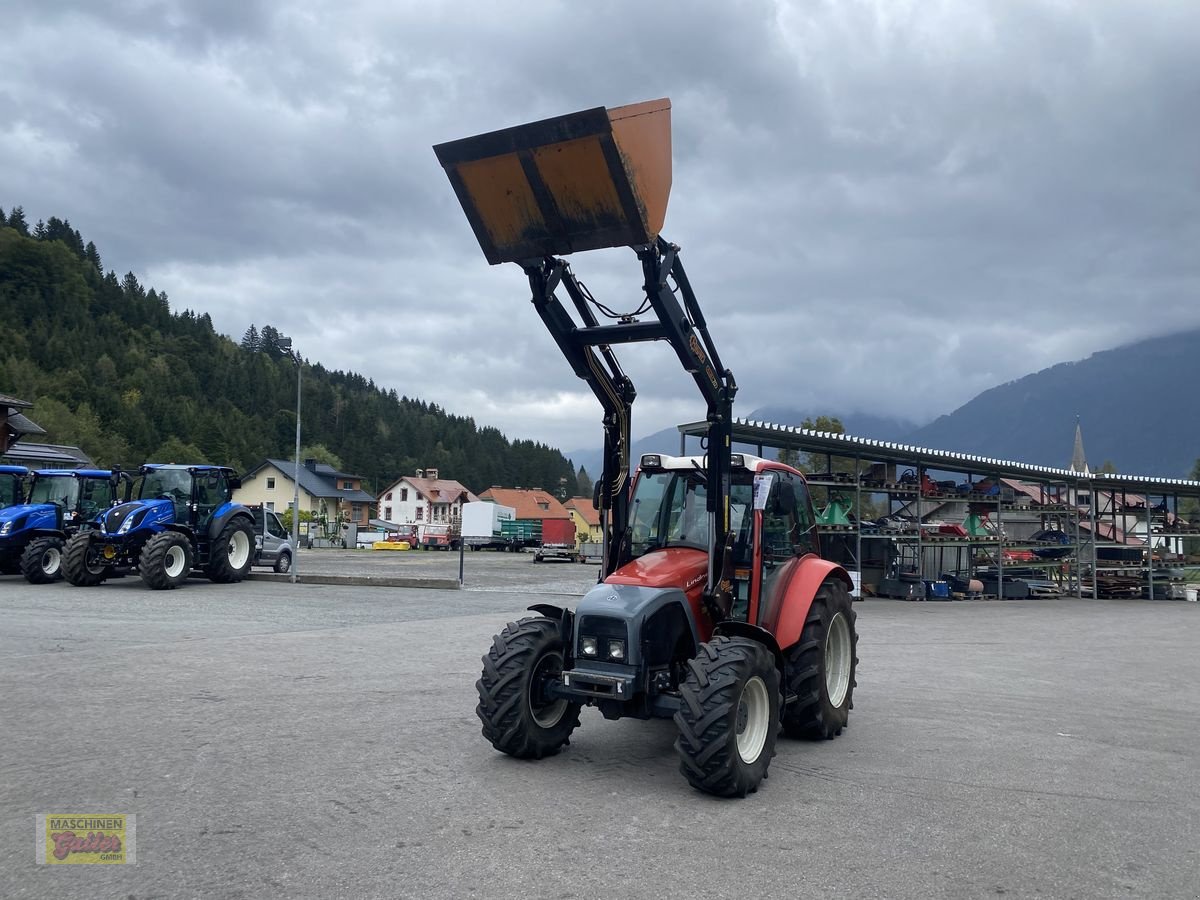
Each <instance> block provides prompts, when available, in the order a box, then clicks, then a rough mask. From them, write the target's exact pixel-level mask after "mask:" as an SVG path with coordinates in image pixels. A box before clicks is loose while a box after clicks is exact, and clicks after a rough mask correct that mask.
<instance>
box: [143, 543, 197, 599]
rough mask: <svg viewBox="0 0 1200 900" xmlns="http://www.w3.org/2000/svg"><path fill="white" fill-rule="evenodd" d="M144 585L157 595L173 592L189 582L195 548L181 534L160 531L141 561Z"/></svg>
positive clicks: (147, 544)
mask: <svg viewBox="0 0 1200 900" xmlns="http://www.w3.org/2000/svg"><path fill="white" fill-rule="evenodd" d="M138 570H139V571H140V572H141V573H142V581H144V582H145V583H146V586H147V587H149V588H151V589H153V590H156V591H170V590H174V589H175V588H177V587H179V585H181V584H183V583H184V582H185V581H187V577H188V573H189V572H191V571H192V544H191V541H189V540H188V539H187V538H186V537H185V536H184V535H182V534H180V533H179V532H178V531H160V532H159V533H158V534H156V535H154V537H152V538H150V540H148V541H146V546H144V547H143V548H142V555H141V556H140V557H138Z"/></svg>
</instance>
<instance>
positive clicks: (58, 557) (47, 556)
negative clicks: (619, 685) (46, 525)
mask: <svg viewBox="0 0 1200 900" xmlns="http://www.w3.org/2000/svg"><path fill="white" fill-rule="evenodd" d="M60 568H62V553H61V552H60V551H59V549H58V548H57V547H50V548H49V549H47V550H46V552H45V553H43V554H42V572H43V573H44V574H46V575H57V574H58V570H59V569H60Z"/></svg>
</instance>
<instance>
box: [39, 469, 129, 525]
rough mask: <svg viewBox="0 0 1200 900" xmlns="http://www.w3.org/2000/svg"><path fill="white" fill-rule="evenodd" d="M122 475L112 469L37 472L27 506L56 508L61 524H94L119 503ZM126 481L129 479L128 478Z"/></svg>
mask: <svg viewBox="0 0 1200 900" xmlns="http://www.w3.org/2000/svg"><path fill="white" fill-rule="evenodd" d="M122 475H123V473H120V472H117V473H114V472H112V471H110V470H108V469H41V470H39V471H36V472H34V473H33V481H32V483H31V484H30V487H29V498H28V500H27V501H26V503H27V504H28V505H31V506H32V505H35V504H40V505H46V506H51V507H54V508H55V509H54V514H55V516H56V517H59V516H61V520H60V525H61V523H62V522H63V521H65V522H66V523H68V524H77V525H78V524H82V523H84V522H91V521H94V520H95V519H96V518H98V517H99V516H100V515H101V514H102V513H103V512H104V511H105V510H107V509H108V508H109V507H111V506H113V505H115V504H116V503H117V502H119V500H120V498H119V497H118V485H119V484H120V482H121V480H122ZM124 478H125V479H126V480H127V479H128V475H124ZM128 493H129V485H128V482H127V485H126V495H127V496H128Z"/></svg>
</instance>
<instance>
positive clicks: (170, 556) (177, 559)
mask: <svg viewBox="0 0 1200 900" xmlns="http://www.w3.org/2000/svg"><path fill="white" fill-rule="evenodd" d="M186 563H187V554H186V553H184V552H183V548H182V547H180V546H179V545H176V546H174V547H170V548H168V549H167V554H166V556H165V557H164V558H163V567H164V568H165V569H166V570H167V577H169V578H178V577H179V576H180V575H182V574H183V569H184V565H185V564H186Z"/></svg>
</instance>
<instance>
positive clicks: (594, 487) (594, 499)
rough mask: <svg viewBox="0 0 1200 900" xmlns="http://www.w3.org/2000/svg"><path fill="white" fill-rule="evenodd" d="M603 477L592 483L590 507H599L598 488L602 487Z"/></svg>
mask: <svg viewBox="0 0 1200 900" xmlns="http://www.w3.org/2000/svg"><path fill="white" fill-rule="evenodd" d="M603 482H604V479H600V481H597V482H596V483H595V484H594V485H592V509H599V508H600V490H601V488H602V487H603Z"/></svg>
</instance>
